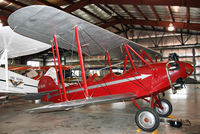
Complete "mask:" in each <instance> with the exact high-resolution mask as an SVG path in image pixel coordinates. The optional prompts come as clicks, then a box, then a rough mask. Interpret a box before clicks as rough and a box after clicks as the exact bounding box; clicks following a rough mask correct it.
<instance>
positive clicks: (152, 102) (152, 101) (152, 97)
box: [151, 95, 155, 108]
mask: <svg viewBox="0 0 200 134" xmlns="http://www.w3.org/2000/svg"><path fill="white" fill-rule="evenodd" d="M154 100H155V96H154V95H152V96H151V108H153V106H154Z"/></svg>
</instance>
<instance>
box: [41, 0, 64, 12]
mask: <svg viewBox="0 0 200 134" xmlns="http://www.w3.org/2000/svg"><path fill="white" fill-rule="evenodd" d="M37 1H39V2H41V3H43V4H45V5H48V6H52V7H55V8H58V9H60V10H63V9H62V8H60V7H59V6H57V5H55V4H52V3H50V2H48V1H46V0H37Z"/></svg>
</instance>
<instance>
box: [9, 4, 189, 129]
mask: <svg viewBox="0 0 200 134" xmlns="http://www.w3.org/2000/svg"><path fill="white" fill-rule="evenodd" d="M8 23H9V25H10V27H11V28H12V29H13V30H14V31H16V32H17V33H20V34H22V35H25V36H28V37H31V38H33V39H36V40H39V41H43V42H45V43H50V41H51V39H52V38H53V39H54V44H55V48H56V53H57V56H58V57H57V58H58V63H59V66H60V67H59V70H60V73H61V74H60V76H62V69H61V64H60V58H59V53H58V51H57V50H58V48H57V43H58V44H59V47H61V48H65V49H74V48H76V46H75V45H74V40H73V39H74V38H73V37H76V45H77V51H78V54H79V60H80V66H81V72H82V79H83V81H82V82H81V83H79V84H75V85H71V86H67V87H65V86H64V82H63V78H62V77H61V83H62V86H61V87H60V83H58V85H57V84H56V83H55V82H54V80H53V79H52V78H51V77H49V76H45V77H43V78H41V80H40V82H39V85H38V91H39V92H40V93H45V92H48V91H54V92H51V93H49V94H48V95H45V97H44V98H42V100H44V101H48V102H55V103H54V104H50V105H46V106H42V107H38V108H33V109H30V111H36V110H37V111H40V112H45V111H51V110H60V109H71V108H75V107H79V106H85V105H89V104H95V103H103V102H111V101H120V100H132V102H133V103H134V104H135V106H136V107H137V108H138V109H139V110H138V112H137V113H136V116H135V122H136V124H137V126H138V127H139V128H141V129H143V130H144V131H154V130H155V129H157V128H158V126H159V123H160V118H159V116H164V117H166V116H169V115H170V114H171V112H172V105H171V103H170V102H169V101H168V100H166V99H160V98H159V97H158V94H159V93H161V92H164V91H166V90H168V89H170V88H172V90H173V92H174V93H175V92H176V90H177V89H179V88H181V87H182V86H183V80H184V79H185V78H186V77H188V76H189V75H191V74H192V72H193V67H192V66H191V65H190V64H188V63H185V62H181V61H179V60H178V56H177V55H176V54H171V55H170V57H169V62H160V63H157V62H154V61H153V60H152V58H155V56H157V57H159V56H160V55H159V54H158V53H157V52H155V51H153V50H150V49H147V48H145V47H143V46H141V45H139V44H136V43H134V42H132V41H129V40H127V39H125V38H122V37H120V36H118V35H115V34H113V33H111V32H109V31H106V30H104V29H102V28H99V27H97V26H95V25H93V24H90V23H88V22H86V21H83V20H81V19H79V18H77V17H74V16H72V15H70V14H67V13H65V12H63V11H60V10H58V9H55V8H53V7H48V6H29V7H25V8H21V9H19V10H17V11H16V12H14V13H13V14H12V15H11V16H10V17H9V19H8ZM76 24H77V25H78V26H79V29H80V30H81V32H80V37H82V39H80V40H79V34H78V28H77V26H75V25H76ZM74 26H75V27H74ZM73 33H75V34H74V35H73ZM55 35H56V36H55ZM57 38H58V42H57ZM80 44H82V45H80ZM51 45H52V50H53V52H54V49H53V42H51ZM110 45H111V46H110ZM81 47H82V49H83V53H84V54H85V55H101V54H102V53H103V54H106V57H107V59H108V64H109V69H110V73H109V74H108V75H106V76H104V77H103V78H101V79H99V78H98V76H97V75H93V76H90V77H89V78H88V79H86V77H85V70H84V64H83V58H82V51H81ZM120 48H121V49H120ZM113 50H114V51H113ZM138 53H141V54H138ZM147 53H148V54H149V55H147ZM122 55H124V56H123V58H124V59H125V60H124V71H123V73H122V74H120V75H116V74H115V73H113V72H112V66H111V59H110V58H111V57H112V58H113V57H114V58H116V57H122ZM145 58H147V59H148V60H149V61H150V62H151V63H149V62H147V61H146V60H145ZM128 59H129V61H130V64H131V68H130V69H129V70H126V66H127V60H128ZM133 59H140V60H141V61H142V63H143V65H142V66H141V67H136V66H135V64H134V60H133ZM54 60H55V56H54ZM56 69H57V68H56ZM57 77H58V74H57ZM58 82H59V81H58ZM147 97H151V99H150V101H149V100H147V99H146V98H147ZM137 99H143V100H145V101H147V102H149V103H150V107H149V108H147V107H145V108H142V107H141V106H139V105H138V104H137V103H136V101H135V100H137Z"/></svg>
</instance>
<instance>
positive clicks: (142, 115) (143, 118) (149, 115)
mask: <svg viewBox="0 0 200 134" xmlns="http://www.w3.org/2000/svg"><path fill="white" fill-rule="evenodd" d="M135 122H136V124H137V126H138V127H139V128H141V129H142V130H144V131H148V132H153V131H154V130H156V129H157V128H158V127H159V125H160V117H159V115H158V114H157V113H156V112H155V111H154V110H153V109H151V108H147V107H146V108H142V109H140V110H139V111H138V112H137V113H136V115H135Z"/></svg>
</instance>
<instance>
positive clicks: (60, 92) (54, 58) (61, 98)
mask: <svg viewBox="0 0 200 134" xmlns="http://www.w3.org/2000/svg"><path fill="white" fill-rule="evenodd" d="M51 48H52V53H53V60H54V65H55V70H56V77H57V81H58V90H59V94H60V100H61V101H63V97H62V91H61V88H60V80H59V77H58V68H57V65H56V57H55V53H54V48H53V43H52V42H51Z"/></svg>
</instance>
